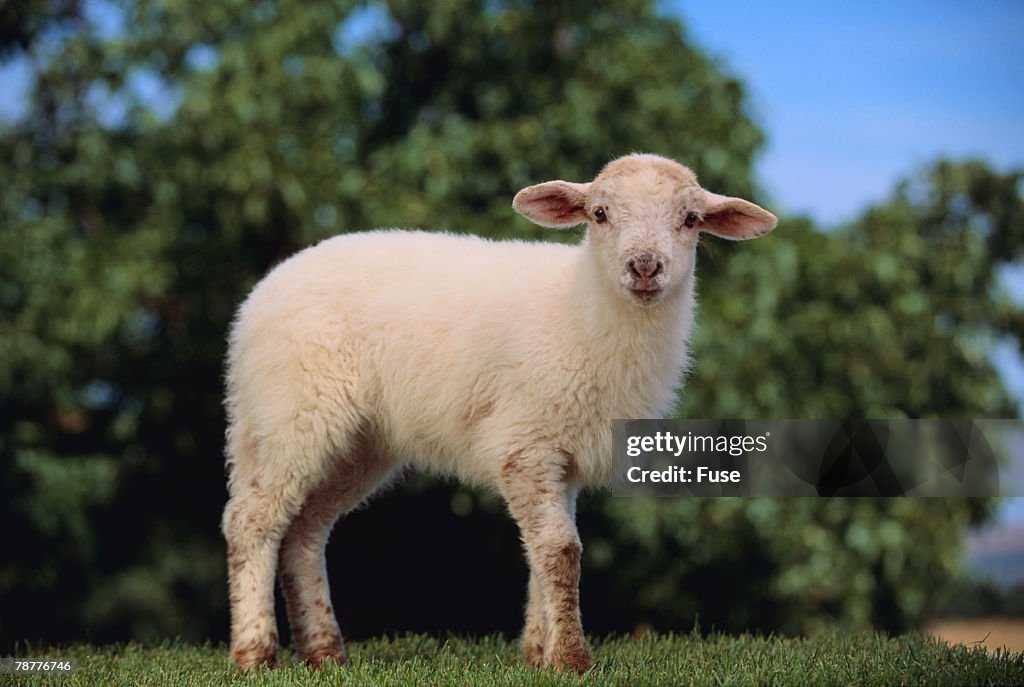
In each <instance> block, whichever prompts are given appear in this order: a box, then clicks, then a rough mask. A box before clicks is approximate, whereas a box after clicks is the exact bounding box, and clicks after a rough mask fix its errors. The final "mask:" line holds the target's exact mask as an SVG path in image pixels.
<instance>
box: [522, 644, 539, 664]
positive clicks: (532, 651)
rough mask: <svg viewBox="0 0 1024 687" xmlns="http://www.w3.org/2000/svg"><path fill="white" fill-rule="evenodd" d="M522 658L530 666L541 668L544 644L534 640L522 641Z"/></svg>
mask: <svg viewBox="0 0 1024 687" xmlns="http://www.w3.org/2000/svg"><path fill="white" fill-rule="evenodd" d="M523 660H524V661H526V665H528V666H530V667H531V668H543V667H544V646H543V645H542V644H538V643H535V642H523Z"/></svg>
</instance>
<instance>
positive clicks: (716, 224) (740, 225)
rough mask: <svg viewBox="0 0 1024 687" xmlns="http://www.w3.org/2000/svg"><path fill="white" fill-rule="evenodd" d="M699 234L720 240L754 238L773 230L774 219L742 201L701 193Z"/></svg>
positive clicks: (766, 212) (749, 203)
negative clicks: (701, 218) (702, 208)
mask: <svg viewBox="0 0 1024 687" xmlns="http://www.w3.org/2000/svg"><path fill="white" fill-rule="evenodd" d="M703 220H704V221H703V224H702V225H701V231H706V232H708V233H709V234H714V235H715V236H721V237H722V238H724V239H731V240H733V241H740V240H743V239H756V238H757V237H758V236H764V235H765V234H767V233H768V232H769V231H771V230H772V229H774V228H775V225H776V224H778V222H779V220H778V218H777V217H776V216H775V215H773V214H772V213H770V212H768V211H767V210H765V209H764V208H762V207H759V206H757V205H754V204H753V203H751V202H750V201H748V200H743V199H742V198H731V197H729V196H720V195H718V194H717V193H711V192H710V191H705V192H704V216H703Z"/></svg>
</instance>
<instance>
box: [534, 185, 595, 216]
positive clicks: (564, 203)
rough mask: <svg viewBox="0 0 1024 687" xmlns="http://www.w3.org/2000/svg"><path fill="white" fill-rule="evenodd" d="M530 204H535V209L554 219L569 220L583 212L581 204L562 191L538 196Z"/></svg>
mask: <svg viewBox="0 0 1024 687" xmlns="http://www.w3.org/2000/svg"><path fill="white" fill-rule="evenodd" d="M530 204H531V205H536V208H537V211H538V212H540V213H542V214H544V215H545V216H547V217H549V218H551V219H554V220H560V221H561V220H565V221H569V220H572V219H574V218H575V217H576V216H577V215H578V214H579V213H581V212H583V205H582V204H581V203H579V202H575V203H574V202H573V200H571V199H569V198H568V197H567V194H565V193H562V192H555V193H549V194H547V195H544V196H541V197H539V198H535V199H532V200H531V201H530Z"/></svg>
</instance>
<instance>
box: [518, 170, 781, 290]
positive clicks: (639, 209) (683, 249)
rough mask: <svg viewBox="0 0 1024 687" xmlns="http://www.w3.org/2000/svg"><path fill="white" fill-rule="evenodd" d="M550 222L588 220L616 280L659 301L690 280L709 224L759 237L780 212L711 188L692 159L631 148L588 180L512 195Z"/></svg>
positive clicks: (598, 254)
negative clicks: (689, 163)
mask: <svg viewBox="0 0 1024 687" xmlns="http://www.w3.org/2000/svg"><path fill="white" fill-rule="evenodd" d="M512 207H513V208H515V210H516V212H518V213H519V214H521V215H523V216H524V217H526V218H527V219H530V220H532V221H534V222H536V223H537V224H540V225H542V226H546V227H573V226H576V225H578V224H582V223H584V222H585V223H586V224H587V239H586V244H587V249H588V250H590V251H593V253H592V255H593V256H594V257H595V258H596V259H597V261H598V264H599V266H600V269H601V270H602V271H603V273H604V275H605V277H606V278H607V279H608V281H609V283H612V284H615V287H616V289H617V290H618V291H619V293H620V294H621V295H622V296H623V297H624V298H626V299H627V300H629V301H630V302H632V303H635V304H638V305H641V306H653V305H656V304H658V303H661V302H662V301H664V300H665V299H666V298H668V297H669V296H671V294H673V293H675V292H677V291H679V290H680V287H681V285H683V284H685V283H688V281H689V279H690V276H691V275H692V273H693V265H694V260H695V254H696V247H697V239H698V236H699V234H700V232H702V231H706V232H708V233H709V234H715V235H716V236H721V237H723V238H727V239H752V238H756V237H758V236H763V235H764V234H767V233H768V232H770V231H771V230H772V229H774V228H775V224H776V222H777V220H776V218H775V215H773V214H772V213H770V212H768V211H767V210H764V209H762V208H760V207H758V206H757V205H754V204H753V203H751V202H748V201H746V200H742V199H740V198H730V197H727V196H720V195H718V194H715V193H711V192H710V191H705V190H704V189H703V188H701V187H700V185H698V183H697V177H696V176H694V174H693V172H691V171H690V170H689V169H687V168H686V167H684V166H682V165H680V164H678V163H676V162H673V161H672V160H669V159H667V158H663V157H659V156H657V155H627V156H625V157H621V158H619V159H617V160H613V161H612V162H610V163H608V165H606V166H605V168H604V169H603V170H601V173H600V174H598V175H597V177H596V178H595V179H594V180H593V181H591V182H589V183H586V184H578V183H572V182H568V181H548V182H545V183H543V184H537V185H536V186H529V187H527V188H524V189H523V190H522V191H520V192H519V193H517V194H516V197H515V199H514V200H513V201H512Z"/></svg>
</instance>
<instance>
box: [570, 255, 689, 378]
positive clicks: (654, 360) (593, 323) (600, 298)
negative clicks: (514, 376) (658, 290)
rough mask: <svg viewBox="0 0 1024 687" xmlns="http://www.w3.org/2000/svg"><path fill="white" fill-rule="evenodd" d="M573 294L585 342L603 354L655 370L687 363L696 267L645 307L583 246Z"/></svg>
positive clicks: (657, 372) (573, 279)
mask: <svg viewBox="0 0 1024 687" xmlns="http://www.w3.org/2000/svg"><path fill="white" fill-rule="evenodd" d="M569 300H570V301H571V306H570V307H571V308H572V309H573V312H574V314H575V319H576V322H577V323H578V325H579V329H578V332H579V334H580V335H582V337H583V339H584V340H583V341H581V342H580V344H581V345H583V346H584V347H585V348H587V349H589V350H591V351H593V353H594V354H595V355H597V356H598V357H600V358H604V359H607V360H617V361H620V363H621V364H622V365H626V366H629V367H632V368H633V369H634V370H635V369H636V368H637V367H638V366H639V367H651V368H652V369H651V372H652V373H655V374H659V373H661V372H663V370H664V367H665V366H666V365H669V366H672V365H673V364H675V365H677V366H678V365H682V364H683V361H684V360H685V357H686V352H685V348H686V341H687V339H688V338H689V334H690V328H691V325H692V322H693V312H694V308H695V296H694V277H693V273H692V271H691V273H690V274H689V275H687V276H686V277H685V278H684V279H683V282H682V283H681V284H679V285H678V287H677V288H676V289H675V290H674V292H672V293H669V294H667V295H666V296H665V299H664V300H663V301H661V302H660V303H658V304H657V305H653V306H649V307H644V306H640V305H638V304H636V303H631V302H629V300H628V299H627V298H626V297H625V296H624V295H623V294H622V293H621V292H620V291H619V290H618V289H617V288H616V285H615V284H610V283H608V280H607V277H605V276H604V275H603V274H601V273H600V269H599V266H598V265H596V264H594V260H593V259H592V258H590V256H588V255H587V254H586V253H585V252H584V254H583V255H581V256H580V260H579V261H578V264H577V265H576V268H575V270H574V274H573V277H572V286H571V288H570V293H569ZM654 368H656V369H654Z"/></svg>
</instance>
